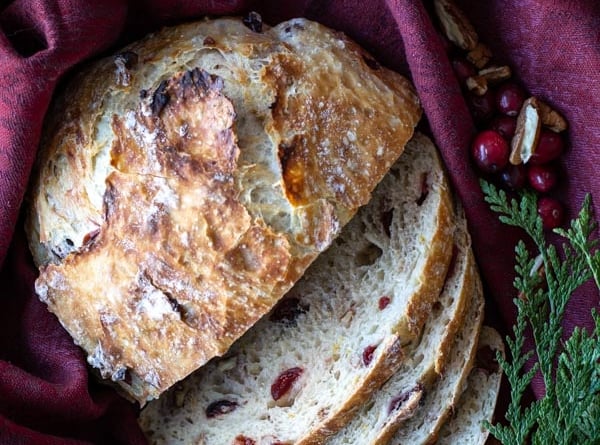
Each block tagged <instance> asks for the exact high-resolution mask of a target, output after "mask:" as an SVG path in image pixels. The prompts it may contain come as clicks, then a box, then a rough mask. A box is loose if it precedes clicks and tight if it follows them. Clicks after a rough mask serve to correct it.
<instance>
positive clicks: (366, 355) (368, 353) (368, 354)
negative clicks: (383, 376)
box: [362, 345, 377, 366]
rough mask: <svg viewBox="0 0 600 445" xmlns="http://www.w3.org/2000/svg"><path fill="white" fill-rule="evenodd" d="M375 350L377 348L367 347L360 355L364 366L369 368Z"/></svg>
mask: <svg viewBox="0 0 600 445" xmlns="http://www.w3.org/2000/svg"><path fill="white" fill-rule="evenodd" d="M375 349H377V346H373V345H369V346H367V347H366V348H365V349H364V351H363V353H362V360H363V364H364V365H365V366H369V365H370V364H371V361H373V353H374V352H375Z"/></svg>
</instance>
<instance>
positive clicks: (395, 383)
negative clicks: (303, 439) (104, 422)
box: [327, 208, 478, 445]
mask: <svg viewBox="0 0 600 445" xmlns="http://www.w3.org/2000/svg"><path fill="white" fill-rule="evenodd" d="M454 243H455V244H454V258H453V262H452V266H451V270H450V271H449V273H448V278H447V279H446V283H445V284H444V289H443V291H442V293H441V295H440V298H439V300H438V301H437V302H436V303H435V305H434V307H433V310H432V312H431V314H430V315H429V318H428V319H427V322H426V324H425V327H424V329H423V335H422V337H421V338H420V341H417V342H415V344H414V345H412V346H411V347H410V348H407V349H406V351H405V355H406V359H405V360H404V361H403V363H402V366H401V367H400V369H399V370H398V371H397V372H396V373H395V374H394V375H393V376H392V377H391V378H390V379H389V380H388V381H387V382H386V383H385V385H384V386H383V387H382V388H381V389H380V390H379V391H377V392H375V393H374V394H373V397H372V399H371V401H369V402H367V403H365V404H363V405H362V406H361V407H360V408H359V410H358V412H357V414H356V416H355V417H354V418H353V419H352V420H351V421H350V422H349V423H348V424H347V425H346V426H345V427H344V428H343V429H342V430H340V431H339V433H338V434H336V435H335V436H333V437H332V438H331V440H330V441H328V442H327V443H328V444H329V445H342V444H344V445H353V444H356V443H357V438H358V437H360V439H361V442H360V443H361V445H367V444H384V443H387V442H388V441H389V440H390V438H391V436H392V435H393V434H394V433H395V431H396V430H397V429H398V427H399V424H400V423H401V422H402V421H403V420H405V419H407V418H409V417H411V416H412V415H413V414H414V412H415V409H417V408H418V405H419V402H420V400H421V398H422V397H423V394H424V393H425V392H426V391H427V390H428V389H429V388H430V386H431V385H432V384H433V381H434V380H435V378H436V376H437V375H438V374H439V373H441V372H443V370H444V368H445V365H446V361H447V360H448V358H449V357H450V356H451V353H452V352H453V349H452V346H453V343H454V340H455V335H456V333H457V331H459V330H460V329H461V328H462V326H463V325H464V321H465V314H466V312H467V310H468V308H469V306H472V305H473V304H474V301H476V297H474V294H476V292H477V289H478V285H477V283H476V281H477V280H478V278H477V269H476V265H475V260H474V258H473V254H472V252H471V243H470V237H469V234H468V232H467V224H466V220H465V217H464V214H463V211H462V208H459V209H457V224H456V232H455V236H454ZM468 322H469V323H471V322H472V320H471V319H469V320H468Z"/></svg>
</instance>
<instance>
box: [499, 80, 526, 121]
mask: <svg viewBox="0 0 600 445" xmlns="http://www.w3.org/2000/svg"><path fill="white" fill-rule="evenodd" d="M524 101H525V92H524V91H523V89H522V88H521V87H520V86H518V85H517V84H515V83H512V82H507V83H504V84H502V85H500V87H499V88H498V91H496V108H497V109H498V111H499V112H500V113H503V114H506V115H507V116H516V115H517V114H519V111H521V107H522V106H523V102H524Z"/></svg>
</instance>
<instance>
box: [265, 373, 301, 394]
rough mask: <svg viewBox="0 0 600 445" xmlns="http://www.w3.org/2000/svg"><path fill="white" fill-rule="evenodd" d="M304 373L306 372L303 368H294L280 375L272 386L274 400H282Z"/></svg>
mask: <svg viewBox="0 0 600 445" xmlns="http://www.w3.org/2000/svg"><path fill="white" fill-rule="evenodd" d="M303 372H304V370H303V369H302V368H299V367H294V368H290V369H286V370H285V371H283V372H282V373H281V374H279V376H277V378H276V379H275V381H274V382H273V384H272V385H271V396H272V397H273V400H279V399H280V398H282V397H283V396H284V395H285V393H287V392H288V391H289V390H290V388H291V387H292V385H293V384H294V382H295V381H296V380H298V378H299V377H300V375H302V373H303Z"/></svg>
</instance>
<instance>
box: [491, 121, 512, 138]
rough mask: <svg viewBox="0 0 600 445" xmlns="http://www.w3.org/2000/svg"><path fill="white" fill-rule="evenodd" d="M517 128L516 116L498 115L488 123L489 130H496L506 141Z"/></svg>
mask: <svg viewBox="0 0 600 445" xmlns="http://www.w3.org/2000/svg"><path fill="white" fill-rule="evenodd" d="M516 129H517V118H515V117H510V116H498V117H495V118H494V120H492V122H491V123H490V130H494V131H497V132H498V133H500V136H502V137H503V138H504V139H506V140H507V141H510V140H512V138H513V136H514V135H515V131H516Z"/></svg>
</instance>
